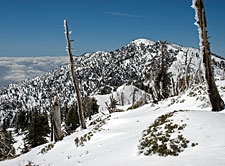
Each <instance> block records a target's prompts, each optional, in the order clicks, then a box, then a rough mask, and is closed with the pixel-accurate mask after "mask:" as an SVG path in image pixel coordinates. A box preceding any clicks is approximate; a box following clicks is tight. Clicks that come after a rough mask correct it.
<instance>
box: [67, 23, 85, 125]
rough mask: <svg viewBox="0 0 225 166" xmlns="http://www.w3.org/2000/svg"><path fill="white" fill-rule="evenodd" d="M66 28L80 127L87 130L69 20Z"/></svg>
mask: <svg viewBox="0 0 225 166" xmlns="http://www.w3.org/2000/svg"><path fill="white" fill-rule="evenodd" d="M64 26H65V35H66V41H67V50H68V54H69V57H70V63H71V72H72V77H73V84H74V90H75V92H76V94H77V102H78V115H79V120H80V125H81V128H82V129H86V128H87V127H86V123H85V119H84V113H83V106H82V101H81V97H80V90H79V86H78V80H77V77H76V74H75V66H74V61H73V55H72V48H71V43H70V42H71V41H70V38H69V28H68V25H67V20H64Z"/></svg>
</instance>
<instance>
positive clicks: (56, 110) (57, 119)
mask: <svg viewBox="0 0 225 166" xmlns="http://www.w3.org/2000/svg"><path fill="white" fill-rule="evenodd" d="M52 121H53V128H54V138H55V141H58V140H62V139H63V133H62V130H61V113H60V104H59V100H58V97H57V96H56V100H55V103H54V105H53V113H52Z"/></svg>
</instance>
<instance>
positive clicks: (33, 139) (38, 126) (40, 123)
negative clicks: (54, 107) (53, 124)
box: [24, 108, 50, 148]
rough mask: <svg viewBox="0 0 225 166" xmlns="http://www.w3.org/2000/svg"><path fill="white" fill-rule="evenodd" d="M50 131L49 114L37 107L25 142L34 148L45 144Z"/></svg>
mask: <svg viewBox="0 0 225 166" xmlns="http://www.w3.org/2000/svg"><path fill="white" fill-rule="evenodd" d="M49 133H50V128H49V124H48V116H47V114H43V113H41V112H40V111H38V110H37V109H36V108H35V109H34V112H32V119H31V121H30V124H29V128H28V131H27V133H26V136H25V138H24V141H25V144H27V145H29V146H30V147H32V148H33V147H36V146H38V145H41V144H44V143H46V142H47V140H46V137H47V136H48V134H49Z"/></svg>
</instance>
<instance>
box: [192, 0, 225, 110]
mask: <svg viewBox="0 0 225 166" xmlns="http://www.w3.org/2000/svg"><path fill="white" fill-rule="evenodd" d="M193 7H194V8H195V12H196V20H197V26H198V27H199V38H200V47H201V48H200V49H201V50H200V51H201V52H202V54H203V63H204V66H205V78H206V80H207V84H208V94H209V98H210V102H211V104H212V111H221V110H223V109H224V101H223V100H222V98H221V97H220V94H219V92H218V89H217V87H216V84H215V80H214V75H213V71H212V67H211V55H210V53H211V52H210V44H209V42H208V36H207V30H206V27H207V23H206V16H205V9H204V4H203V0H194V1H193Z"/></svg>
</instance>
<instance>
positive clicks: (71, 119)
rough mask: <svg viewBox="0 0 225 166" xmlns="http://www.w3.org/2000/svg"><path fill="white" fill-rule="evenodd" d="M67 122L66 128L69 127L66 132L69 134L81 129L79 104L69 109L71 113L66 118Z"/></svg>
mask: <svg viewBox="0 0 225 166" xmlns="http://www.w3.org/2000/svg"><path fill="white" fill-rule="evenodd" d="M65 121H66V126H67V129H66V130H67V132H68V133H70V132H71V131H74V130H76V129H77V128H78V127H79V125H80V121H79V117H78V113H77V104H73V105H72V106H71V107H70V108H69V112H68V114H67V116H66V120H65Z"/></svg>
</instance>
